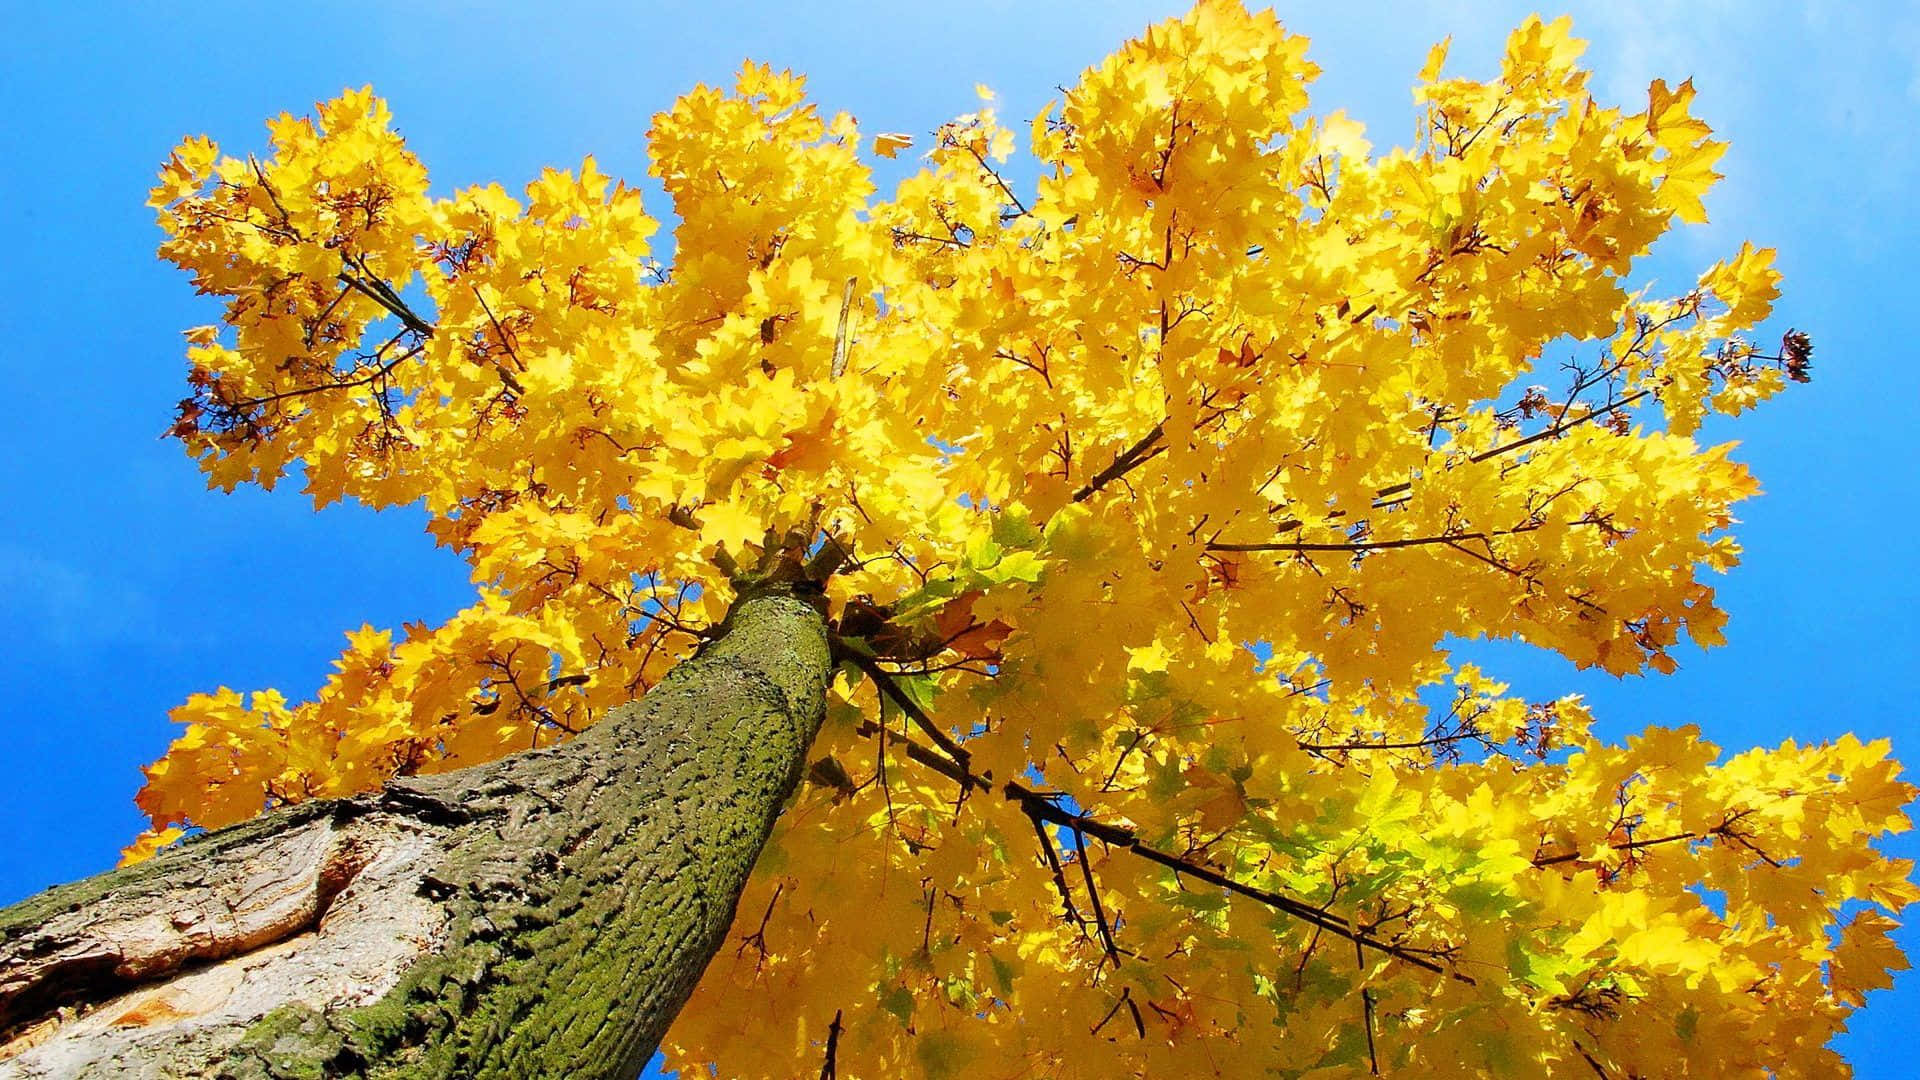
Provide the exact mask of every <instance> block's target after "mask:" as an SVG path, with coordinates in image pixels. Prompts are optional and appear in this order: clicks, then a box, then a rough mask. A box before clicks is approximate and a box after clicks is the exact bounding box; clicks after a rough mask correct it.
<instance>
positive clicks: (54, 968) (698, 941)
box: [0, 585, 832, 1080]
mask: <svg viewBox="0 0 1920 1080" xmlns="http://www.w3.org/2000/svg"><path fill="white" fill-rule="evenodd" d="M803 588H804V586H803ZM831 670H832V668H831V660H830V658H829V651H828V645H827V636H826V628H825V624H824V622H823V620H822V618H821V616H820V614H819V612H818V611H817V610H815V608H814V607H813V606H810V605H809V604H808V603H807V602H806V599H805V598H804V595H803V594H802V593H799V592H796V591H795V590H794V588H793V587H791V586H781V585H771V586H767V587H764V588H761V589H760V590H758V591H754V592H749V593H748V594H747V595H746V596H744V597H743V599H741V600H740V601H738V602H736V603H735V605H734V608H733V611H732V613H731V614H730V615H729V617H728V620H727V622H726V624H725V625H724V627H723V632H722V634H721V636H720V637H719V638H718V639H717V640H715V641H713V642H710V643H709V644H708V645H707V646H706V647H705V648H704V649H702V650H701V652H700V653H699V655H697V656H696V657H694V658H693V659H690V660H688V661H686V662H684V663H682V664H681V665H680V666H679V667H677V668H675V669H674V671H673V672H672V673H670V674H669V675H668V676H667V677H666V679H664V680H663V681H662V682H661V683H660V685H659V686H657V687H655V688H654V689H653V690H652V691H650V692H649V693H648V694H647V695H646V697H645V698H644V699H642V700H641V701H638V702H635V703H633V704H631V705H627V706H623V707H621V708H619V709H615V710H613V711H612V713H611V714H610V715H609V716H608V717H607V718H606V719H605V720H603V721H602V722H601V723H599V724H597V725H595V726H594V727H593V728H591V729H589V730H588V731H586V732H585V733H583V734H582V735H580V736H579V737H577V738H575V739H573V740H572V741H570V742H567V743H565V744H562V745H560V746H557V747H553V748H549V749H544V750H536V751H530V752H527V753H522V754H518V755H515V756H513V757H510V758H505V759H503V760H501V761H498V762H495V763H492V764H490V765H484V766H476V767H473V768H469V769H463V770H460V771H458V772H451V773H445V774H442V775H438V776H430V777H413V778H408V779H405V780H400V781H395V782H393V783H391V784H389V785H388V786H387V788H386V789H385V790H384V791H382V792H380V793H378V794H375V795H368V796H363V797H360V798H354V799H345V800H329V801H316V802H310V803H304V804H300V805H297V806H293V807H289V808H286V809H283V810H279V811H276V812H274V813H272V814H268V815H266V816H264V817H261V818H259V819H256V820H254V821H251V822H247V823H244V824H241V825H237V826H234V827H231V828H228V829H223V830H220V831H218V832H214V833H211V834H209V835H207V836H205V837H203V838H200V839H198V840H194V841H190V842H189V843H187V844H184V845H182V846H181V847H179V848H177V849H174V850H170V851H166V852H162V853H161V854H160V855H157V856H155V857H154V858H153V859H151V860H148V861H147V862H145V863H142V864H139V865H137V866H132V867H128V868H125V869H121V870H116V871H112V872H109V873H106V874H101V875H99V876H97V877H93V878H88V879H86V880H83V881H79V882H75V883H73V884H70V885H65V886H61V887H59V888H55V889H52V890H49V891H48V892H46V893H43V894H41V895H39V896H36V897H33V898H30V899H28V900H26V901H24V902H23V903H21V904H18V905H16V906H14V907H12V908H9V909H7V910H5V911H0V1077H6V1078H13V1077H21V1078H28V1077H31V1078H41V1077H153V1078H167V1080H176V1078H182V1077H223V1078H288V1080H291V1078H296V1077H298V1078H330V1077H350V1076H351V1077H361V1076H365V1077H476V1078H477V1077H502V1078H511V1080H527V1078H537V1077H580V1078H607V1080H631V1078H632V1077H634V1076H636V1075H637V1074H638V1073H639V1071H640V1069H641V1068H642V1067H643V1066H644V1064H645V1063H646V1061H647V1059H648V1058H649V1057H651V1056H652V1054H653V1051H654V1048H655V1047H656V1046H657V1045H658V1043H659V1041H660V1038H661V1036H662V1035H663V1034H664V1033H665V1031H666V1028H667V1025H668V1024H669V1023H670V1022H671V1021H672V1020H673V1017H674V1015H675V1013H677V1012H678V1011H679V1009H680V1007H681V1005H682V1004H684V1003H685V1001H686V999H687V996H688V995H689V994H690V993H691V992H692V990H693V987H694V984H695V983H696V982H697V981H698V980H699V978H700V974H701V972H702V971H703V970H704V969H705V968H706V965H707V962H708V960H709V959H710V958H711V957H712V956H713V954H714V953H715V952H716V951H717V950H718V949H719V948H720V947H721V945H722V944H723V943H724V940H725V937H726V934H727V930H728V927H729V926H730V925H731V923H732V919H733V912H734V906H735V904H736V903H737V901H738V898H739V894H740V890H741V888H742V886H744V884H745V883H746V879H747V874H748V872H749V871H750V870H751V869H752V867H753V863H754V860H755V859H756V858H757V857H758V856H759V853H760V848H761V846H762V845H763V844H764V843H765V841H766V838H767V835H768V832H769V831H770V830H771V828H772V825H773V821H774V818H775V817H776V816H777V815H778V814H779V812H780V809H781V807H782V805H783V804H784V803H785V801H786V800H787V798H788V797H789V796H790V795H791V794H792V792H793V790H794V787H795V785H796V783H797V782H798V780H799V777H800V775H801V773H802V770H803V767H804V764H805V756H806V752H807V747H808V744H809V743H810V742H811V741H812V739H813V736H814V734H815V732H816V731H817V730H818V728H819V725H820V721H821V718H822V715H823V714H824V711H825V701H826V686H827V683H828V681H829V679H830V678H831Z"/></svg>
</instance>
